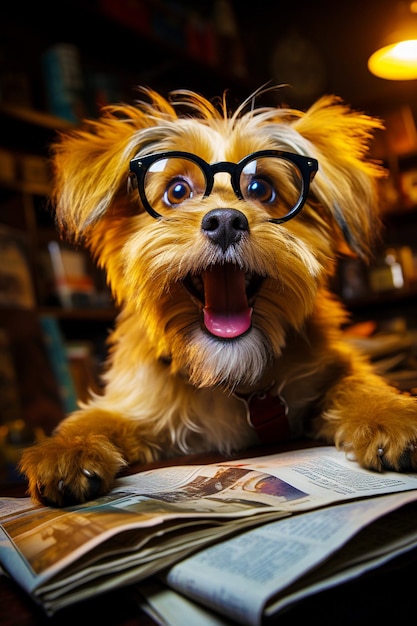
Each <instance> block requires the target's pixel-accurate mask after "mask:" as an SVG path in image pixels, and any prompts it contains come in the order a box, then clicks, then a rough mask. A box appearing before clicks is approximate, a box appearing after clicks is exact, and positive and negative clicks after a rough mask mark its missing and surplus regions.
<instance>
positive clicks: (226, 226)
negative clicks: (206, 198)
mask: <svg viewBox="0 0 417 626" xmlns="http://www.w3.org/2000/svg"><path fill="white" fill-rule="evenodd" d="M201 228H202V230H203V232H204V234H205V235H206V236H207V237H208V238H209V239H211V241H212V242H213V243H216V244H217V245H219V246H221V248H222V250H223V252H225V251H226V250H227V248H228V247H229V246H231V245H232V244H234V243H237V242H238V241H240V239H241V238H242V235H243V233H245V232H248V231H249V223H248V220H247V218H246V215H244V214H243V213H242V212H241V211H237V210H236V209H213V210H212V211H209V212H208V213H206V215H205V216H204V217H203V220H202V222H201Z"/></svg>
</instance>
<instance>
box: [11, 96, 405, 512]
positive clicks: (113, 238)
mask: <svg viewBox="0 0 417 626" xmlns="http://www.w3.org/2000/svg"><path fill="white" fill-rule="evenodd" d="M255 96H256V94H255V95H254V96H252V97H251V98H249V99H248V100H247V101H245V102H244V103H243V104H242V105H241V106H240V107H238V108H237V109H236V111H235V112H234V113H232V114H229V113H228V111H227V108H228V106H227V102H226V99H223V100H221V101H219V103H218V104H213V103H211V102H209V101H207V100H206V99H204V98H203V97H201V96H200V95H198V94H195V93H191V92H188V91H176V92H173V93H172V94H171V95H170V97H169V98H168V99H165V98H163V97H162V96H160V95H159V94H157V93H155V92H154V91H152V90H149V89H143V90H142V99H141V100H139V101H138V102H137V103H135V105H123V104H122V105H118V106H110V107H107V108H106V109H105V110H104V111H103V115H102V117H101V118H100V119H99V120H95V121H89V122H88V121H87V122H86V123H85V125H84V127H83V128H82V129H79V130H76V131H74V132H71V133H69V134H67V135H63V136H62V137H60V138H59V140H57V142H56V144H55V145H54V146H53V164H54V171H55V186H54V191H53V194H52V201H53V205H54V207H55V211H56V219H57V224H58V225H59V228H60V229H61V231H62V233H63V236H64V237H66V238H69V239H72V240H73V241H77V242H83V243H84V244H85V245H86V247H87V248H88V249H89V250H90V251H91V252H92V254H93V255H94V257H95V258H96V259H97V262H98V264H99V265H100V266H102V267H103V268H105V270H106V273H107V276H108V281H109V285H110V286H111V289H112V292H113V294H114V297H115V300H116V302H117V303H118V305H119V306H120V311H121V312H120V314H119V316H118V319H117V322H116V326H115V329H114V331H113V333H112V336H111V342H110V351H109V361H108V367H107V368H106V373H105V374H104V383H105V392H104V393H103V394H102V395H94V394H92V397H91V400H90V401H89V402H88V403H86V404H84V405H82V406H80V409H79V410H78V411H76V412H75V413H74V414H72V415H70V416H68V417H67V418H66V419H64V420H63V421H62V423H61V424H60V425H59V427H58V428H57V429H56V432H55V433H54V434H53V436H52V437H50V438H47V439H46V440H45V441H44V442H41V443H39V444H36V445H34V446H32V447H30V448H28V449H26V450H25V452H24V454H23V457H22V461H21V471H22V472H23V473H24V474H25V475H26V476H27V478H28V482H29V489H30V493H31V495H32V497H33V498H34V499H36V500H38V501H40V502H43V503H48V504H54V505H58V506H63V505H68V504H73V503H77V502H83V501H86V500H88V499H91V498H94V497H96V496H98V495H100V494H103V493H105V492H107V491H108V490H109V489H110V488H111V486H112V483H113V480H114V477H115V476H116V475H117V473H118V472H120V470H121V469H122V468H123V466H125V465H126V464H131V463H133V462H148V461H151V460H155V459H158V458H161V457H170V456H174V455H179V454H184V453H197V452H202V451H209V450H217V451H220V452H221V453H223V454H225V455H227V454H230V453H232V452H233V451H238V450H241V449H244V448H247V447H248V446H252V445H256V444H259V443H260V442H263V441H267V442H268V443H271V442H272V441H274V440H279V439H283V438H287V437H297V436H300V435H307V436H311V437H314V438H317V439H321V440H323V441H326V442H334V444H335V445H336V446H338V447H340V448H343V449H344V450H345V451H346V452H347V453H349V455H350V456H354V457H355V458H356V459H357V461H358V462H359V463H360V464H361V465H362V466H363V467H366V468H371V469H373V470H376V471H382V470H383V469H385V468H390V469H394V470H398V471H401V470H405V469H406V470H415V469H416V468H417V450H416V445H415V442H416V441H417V405H416V401H415V399H414V398H412V397H410V396H407V395H402V394H400V393H398V392H397V391H396V390H395V389H393V388H391V387H389V385H388V384H387V383H386V382H385V381H384V380H383V379H382V378H380V377H378V376H377V375H376V374H374V373H373V371H372V369H371V365H370V364H369V363H368V362H367V360H366V359H365V358H364V357H363V356H362V355H360V354H358V353H356V352H355V351H354V350H353V349H352V347H351V346H350V345H349V344H348V343H347V342H346V341H344V339H343V334H342V331H341V327H342V326H343V324H344V323H345V322H346V320H347V316H346V313H345V312H344V309H343V307H342V306H341V304H340V303H338V302H337V300H336V299H335V297H334V296H333V295H331V293H330V291H329V284H330V283H329V281H330V279H331V277H332V276H333V274H334V270H335V266H336V263H337V259H338V258H339V256H340V254H342V253H345V252H346V250H350V251H351V253H352V254H355V255H357V256H358V255H359V256H361V257H362V258H364V259H367V258H370V255H371V251H372V249H373V247H374V244H375V241H374V237H375V235H376V234H377V232H378V230H379V222H378V217H377V215H378V192H377V188H378V185H377V181H378V177H380V176H381V175H382V171H381V169H380V167H379V165H378V164H377V163H375V162H373V161H372V160H371V159H370V157H369V143H370V141H371V139H372V138H373V136H374V133H375V131H376V129H377V128H379V127H380V126H381V124H380V122H379V121H378V120H376V119H374V118H372V117H370V116H368V115H365V114H363V113H359V112H355V111H354V110H353V109H352V108H351V107H348V106H347V105H346V104H344V103H343V102H342V101H340V100H339V99H338V98H336V97H333V96H324V97H322V98H321V99H320V100H318V102H317V103H316V104H314V105H313V106H312V107H311V108H310V109H309V110H308V111H306V112H301V111H296V110H292V109H289V108H285V107H258V108H256V107H255V106H254V105H253V102H254V100H255Z"/></svg>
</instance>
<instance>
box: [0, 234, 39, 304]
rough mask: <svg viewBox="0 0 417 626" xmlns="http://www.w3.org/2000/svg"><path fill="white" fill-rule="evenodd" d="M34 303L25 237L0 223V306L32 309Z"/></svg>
mask: <svg viewBox="0 0 417 626" xmlns="http://www.w3.org/2000/svg"><path fill="white" fill-rule="evenodd" d="M35 304H36V302H35V290H34V288H33V281H32V274H31V270H30V261H29V245H28V241H27V238H26V236H25V234H24V233H23V232H22V231H20V230H18V229H16V228H11V227H10V226H6V225H5V224H0V306H1V307H19V308H20V307H21V308H24V309H33V308H34V307H35Z"/></svg>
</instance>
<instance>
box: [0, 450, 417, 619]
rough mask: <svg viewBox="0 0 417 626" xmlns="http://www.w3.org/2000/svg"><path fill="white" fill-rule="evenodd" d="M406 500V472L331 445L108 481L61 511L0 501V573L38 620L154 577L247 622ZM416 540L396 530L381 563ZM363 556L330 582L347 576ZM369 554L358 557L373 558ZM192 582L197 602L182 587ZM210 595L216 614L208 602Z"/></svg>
mask: <svg viewBox="0 0 417 626" xmlns="http://www.w3.org/2000/svg"><path fill="white" fill-rule="evenodd" d="M388 494H391V495H388ZM415 501H417V474H398V473H394V472H385V473H383V474H378V473H376V472H371V471H368V470H364V469H361V468H360V467H359V466H358V464H357V463H356V462H355V461H352V460H349V459H347V458H346V456H345V454H344V453H343V452H342V451H337V450H336V449H335V448H334V447H318V448H308V449H306V450H297V451H292V452H284V453H279V454H274V455H268V456H262V457H256V458H249V459H240V460H231V461H228V460H225V461H221V462H218V463H211V464H207V465H185V466H175V465H174V466H169V467H163V468H159V469H153V470H148V471H143V472H140V473H138V474H135V475H132V476H126V477H123V478H120V479H118V481H117V485H116V487H115V488H114V489H113V490H112V491H111V492H110V493H109V494H108V495H106V496H104V497H101V498H98V499H97V500H95V501H93V502H89V503H87V504H84V505H79V506H74V507H68V508H64V509H56V508H50V507H42V506H38V505H35V504H33V503H32V502H31V501H30V500H29V499H28V498H0V565H1V566H2V568H3V569H4V570H5V571H6V572H7V573H8V575H9V576H11V577H12V578H13V579H15V580H16V581H17V583H19V584H20V585H21V587H22V588H23V589H25V590H26V592H27V593H28V594H30V595H31V596H32V598H34V600H35V601H36V602H38V603H39V604H40V605H41V606H42V607H43V608H44V610H45V611H46V613H47V614H49V615H53V614H54V613H56V612H57V611H58V610H60V609H62V608H63V607H65V606H67V605H69V604H73V603H75V602H78V601H80V600H83V599H85V598H88V597H91V596H93V595H97V594H100V593H104V592H105V591H107V590H109V589H114V588H116V587H121V586H126V585H133V584H134V583H135V584H136V583H139V584H143V585H144V591H145V590H146V589H145V587H146V583H147V581H148V580H150V579H151V577H155V576H156V575H161V576H163V580H164V581H165V582H166V584H168V585H170V586H172V588H174V589H177V590H179V591H180V593H184V594H186V595H188V597H190V598H191V599H193V600H198V601H199V602H203V603H208V604H209V606H210V607H216V609H217V610H218V611H220V612H221V613H222V614H223V615H224V616H225V618H226V619H229V618H231V619H232V620H235V621H237V622H238V623H242V624H259V623H260V619H261V615H262V614H263V613H265V612H268V611H272V612H274V611H276V610H279V609H280V607H281V606H283V603H285V601H286V600H285V594H287V595H288V591H289V592H290V596H291V594H292V596H294V594H295V596H294V598H295V599H296V596H297V593H298V592H299V590H298V589H297V588H296V587H295V586H294V588H291V585H296V583H297V581H301V580H302V577H304V576H306V574H307V573H309V572H311V571H312V570H313V568H317V566H318V565H319V564H322V563H324V562H325V561H326V560H327V559H328V557H329V555H330V554H332V553H335V552H336V551H337V550H338V549H339V548H341V546H343V545H344V544H345V543H346V542H347V541H348V540H349V539H351V538H352V537H354V536H355V535H356V534H358V533H359V531H361V530H362V529H365V528H366V527H367V526H368V525H369V524H371V523H372V524H375V523H376V521H377V520H378V519H379V518H384V516H387V515H388V514H391V512H392V511H396V510H403V509H404V507H405V506H406V505H407V504H408V503H413V502H415ZM408 505H409V506H411V505H410V504H408ZM400 507H403V508H402V509H401V508H400ZM248 533H250V535H248ZM297 538H298V543H299V551H297V541H296V539H297ZM416 541H417V531H416V533H414V529H412V530H411V531H410V530H408V529H407V531H405V530H404V532H403V533H402V534H401V533H400V536H399V537H398V545H397V544H395V545H388V543H387V546H386V550H385V555H386V556H387V555H388V556H389V555H390V554H392V552H393V550H394V549H395V550H396V551H397V552H398V551H399V550H402V549H408V548H409V547H410V546H412V545H414V542H416ZM241 542H243V543H241ZM243 546H245V550H243ZM212 551H214V552H212ZM216 551H219V552H216ZM366 551H369V546H368V547H367V550H366ZM366 551H364V550H362V551H359V553H358V557H357V562H356V561H352V559H351V562H346V563H343V560H342V563H341V564H340V565H339V566H338V567H335V569H334V571H332V572H331V574H332V575H334V576H337V575H338V574H339V573H340V572H343V571H344V569H345V566H346V567H348V566H349V567H356V566H357V565H358V564H360V563H361V561H365V560H366V558H365V556H364V554H365V552H366ZM374 552H375V553H374ZM374 552H372V554H370V557H369V558H371V557H372V558H374V559H378V558H382V557H383V551H382V553H381V549H380V548H378V549H377V548H375V550H374ZM232 554H233V558H231V555H232ZM248 554H249V555H248ZM225 555H226V557H227V558H225ZM361 555H362V556H361ZM278 557H279V558H278ZM350 558H351V557H350ZM199 559H202V561H199ZM280 559H282V560H280ZM256 563H258V565H259V567H258V568H257V567H256ZM203 564H204V566H202V565H203ZM249 564H252V565H253V567H252V565H251V566H250V567H249ZM232 566H233V568H234V569H233V571H229V569H230V567H232ZM187 568H191V569H187ZM190 572H191V573H190ZM262 572H269V575H268V576H267V577H266V579H264V578H263V574H261V573H262ZM197 573H198V574H199V576H202V577H203V578H198V582H196V585H197V587H198V589H199V590H204V595H206V597H204V598H203V597H196V596H195V586H194V588H191V587H192V585H191V587H190V586H189V585H188V583H187V582H186V581H187V580H191V581H192V580H197V578H196V575H197ZM272 573H274V575H271V574H272ZM243 579H244V580H245V581H246V585H247V586H248V589H249V591H248V593H247V594H245V593H243V592H242V586H241V584H242V581H243ZM226 580H227V581H229V582H230V587H228V590H227V593H225V590H224V588H223V585H225V581H226ZM319 580H320V578H319ZM184 581H185V582H184ZM307 583H308V584H309V585H310V587H311V586H314V584H316V582H315V581H310V582H309V581H307V582H306V584H307ZM217 585H220V587H221V589H222V592H221V593H222V594H223V595H224V596H225V598H226V601H225V606H224V605H223V604H221V605H218V604H216V602H215V601H213V597H217V594H218V591H217ZM139 586H140V585H139ZM281 592H283V593H284V596H283V597H284V599H283V598H281V597H280V593H281ZM236 593H238V595H239V602H241V600H242V597H243V596H246V599H247V603H248V606H247V607H245V608H244V610H243V613H241V612H239V610H238V611H237V612H236V610H235V609H233V610H232V609H231V608H230V607H233V606H235V605H236V602H235V601H234V600H233V594H236ZM213 594H214V596H213ZM227 594H229V599H227ZM280 602H281V605H280ZM151 604H152V601H151ZM248 607H249V608H248ZM248 616H250V617H248ZM245 620H246V621H245ZM248 620H249V621H248ZM161 623H162V622H161ZM168 623H171V622H168ZM172 623H173V624H174V622H172ZM184 623H186V622H185V621H184V620H183V621H182V624H184ZM187 623H188V622H187ZM190 623H191V622H190ZM202 623H203V622H202Z"/></svg>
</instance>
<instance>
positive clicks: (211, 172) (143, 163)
mask: <svg viewBox="0 0 417 626" xmlns="http://www.w3.org/2000/svg"><path fill="white" fill-rule="evenodd" d="M171 157H172V158H182V159H186V160H188V161H191V162H192V163H195V164H196V165H197V166H198V167H199V168H200V169H201V171H202V172H203V174H204V178H205V181H206V189H205V192H204V194H203V198H207V196H209V195H210V194H211V192H212V189H213V185H214V176H215V174H217V173H219V172H226V173H227V174H230V181H231V185H232V189H233V191H234V193H235V194H236V197H237V198H239V199H240V200H243V199H244V196H243V194H242V191H241V189H240V185H239V180H240V176H241V174H242V171H243V169H244V168H245V166H246V165H247V163H249V162H250V161H253V160H255V159H257V158H264V157H273V158H281V159H285V160H287V161H290V162H291V163H293V164H294V165H296V166H297V168H298V170H299V171H300V173H301V178H302V190H301V194H300V198H299V200H298V202H297V203H296V204H295V206H294V207H293V208H292V209H291V210H290V211H289V212H288V213H287V214H286V215H284V217H271V218H269V219H268V221H269V222H273V223H274V224H282V223H283V222H287V221H288V220H290V219H292V218H293V217H295V216H296V215H297V214H298V213H299V212H300V211H301V209H302V208H303V206H304V204H305V203H306V200H307V196H308V194H309V191H310V183H311V181H312V180H313V178H314V176H315V175H316V173H317V171H318V168H319V164H318V161H317V159H314V158H312V157H308V156H304V155H301V154H296V153H293V152H285V151H284V150H259V151H258V152H252V153H251V154H248V155H247V156H245V157H244V158H243V159H241V160H240V161H239V162H238V163H231V162H230V161H220V162H219V163H213V164H209V163H207V162H206V161H204V159H202V158H201V157H199V156H197V155H196V154H192V153H191V152H181V151H178V150H172V151H168V152H155V153H154V154H148V155H146V156H137V157H135V158H134V159H132V160H131V161H130V168H129V172H130V173H129V176H131V175H133V176H135V177H136V180H137V187H138V192H139V196H140V199H141V201H142V204H143V207H144V208H145V210H146V211H147V212H148V213H149V215H151V216H152V217H154V218H155V219H161V218H162V219H164V216H163V215H161V214H160V213H158V212H157V211H155V209H154V208H153V207H152V206H151V205H150V204H149V202H148V200H147V198H146V194H145V186H144V182H145V176H146V174H147V172H148V170H149V168H150V167H151V165H152V164H153V163H155V161H159V160H161V159H165V158H171Z"/></svg>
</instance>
